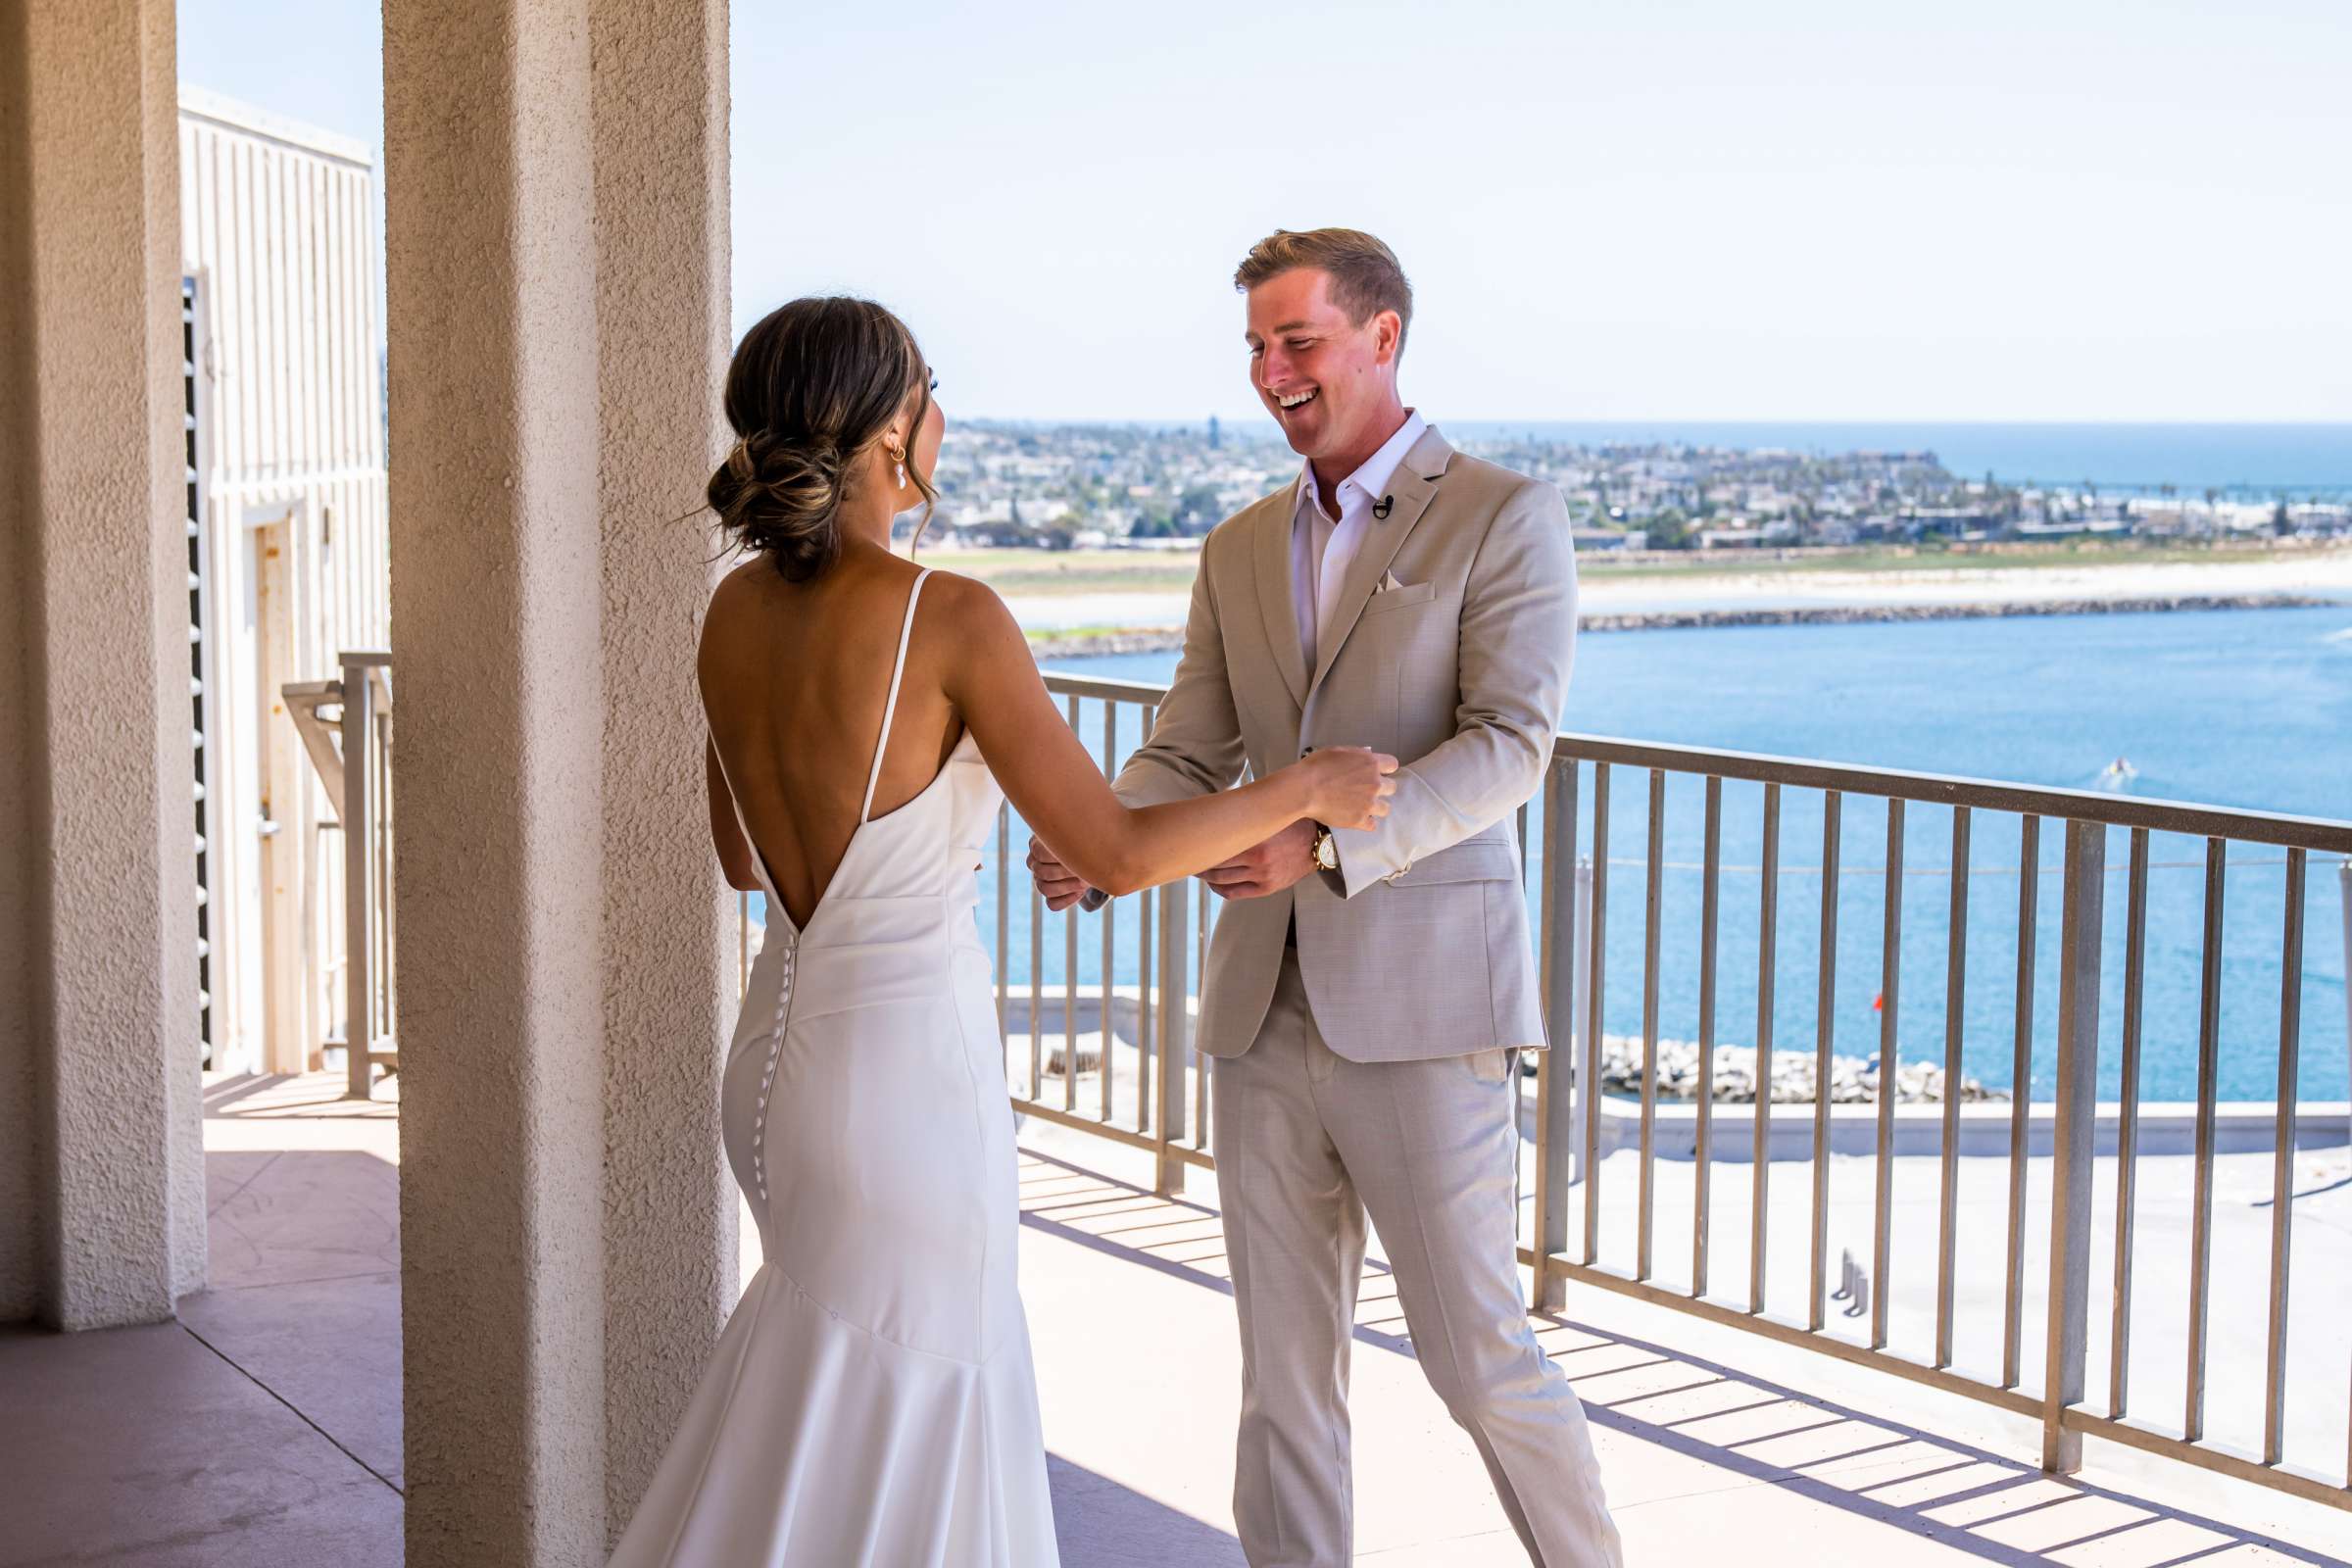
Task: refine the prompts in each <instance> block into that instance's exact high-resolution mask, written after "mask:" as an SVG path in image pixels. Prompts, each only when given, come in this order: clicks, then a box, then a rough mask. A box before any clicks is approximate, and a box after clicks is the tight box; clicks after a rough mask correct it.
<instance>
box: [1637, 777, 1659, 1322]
mask: <svg viewBox="0 0 2352 1568" xmlns="http://www.w3.org/2000/svg"><path fill="white" fill-rule="evenodd" d="M1646 853H1647V855H1648V866H1647V883H1646V887H1647V892H1646V894H1645V903H1644V909H1643V913H1642V1172H1641V1179H1640V1181H1639V1182H1638V1183H1637V1184H1636V1201H1635V1208H1636V1211H1637V1213H1638V1215H1639V1220H1638V1225H1639V1230H1638V1233H1637V1235H1636V1238H1635V1243H1634V1259H1635V1261H1634V1278H1636V1279H1638V1280H1645V1279H1647V1278H1649V1271H1650V1270H1649V1265H1650V1227H1651V1220H1652V1218H1653V1215H1654V1210H1655V1207H1656V1188H1657V1179H1656V1177H1657V1122H1658V937H1659V924H1660V920H1661V918H1662V915H1663V908H1664V905H1665V875H1666V870H1665V859H1666V773H1665V770H1664V769H1663V768H1656V767H1653V768H1651V769H1650V770H1649V845H1648V850H1647V852H1646Z"/></svg>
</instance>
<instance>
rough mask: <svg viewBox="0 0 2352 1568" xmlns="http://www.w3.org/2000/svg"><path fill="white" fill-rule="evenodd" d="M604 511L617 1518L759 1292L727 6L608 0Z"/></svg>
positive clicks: (600, 49) (608, 1247)
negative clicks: (736, 725)
mask: <svg viewBox="0 0 2352 1568" xmlns="http://www.w3.org/2000/svg"><path fill="white" fill-rule="evenodd" d="M590 40H591V48H592V51H593V54H594V61H595V63H594V70H595V91H594V94H593V97H592V100H591V103H592V112H593V115H594V119H595V137H596V253H597V277H596V281H597V310H596V317H597V337H598V343H599V353H598V357H597V358H598V363H597V376H598V396H599V402H600V405H601V413H600V416H599V425H600V428H601V431H602V436H603V450H602V452H601V453H600V455H599V461H598V469H597V471H598V477H599V485H600V489H601V492H602V493H601V496H600V498H599V506H598V510H599V512H600V513H601V515H602V516H603V520H604V555H603V562H604V614H605V620H604V680H605V712H604V786H605V804H604V811H605V826H604V846H605V894H604V910H605V955H606V960H605V969H604V987H605V1056H606V1059H605V1079H604V1081H605V1093H606V1103H605V1173H606V1186H605V1411H606V1445H607V1447H606V1458H605V1466H606V1477H607V1482H606V1497H607V1528H608V1532H609V1534H611V1535H613V1536H617V1535H618V1534H619V1532H620V1530H621V1528H622V1527H623V1525H624V1524H625V1523H626V1522H627V1520H628V1518H629V1515H630V1514H631V1513H632V1512H633V1511H634V1510H635V1508H636V1505H637V1500H638V1498H639V1497H641V1496H643V1495H644V1493H645V1488H646V1485H647V1483H648V1482H649V1481H651V1480H652V1479H653V1473H654V1467H655V1465H656V1464H657V1463H659V1462H660V1460H661V1457H662V1449H663V1447H664V1446H666V1445H667V1444H668V1442H669V1437H670V1434H671V1433H672V1432H674V1431H675V1430H676V1428H677V1423H678V1418H679V1417H680V1416H681V1415H682V1414H684V1412H685V1408H686V1401H687V1399H688V1397H690V1396H691V1395H692V1394H693V1392H694V1388H695V1384H696V1383H697V1381H698V1380H699V1379H700V1378H701V1375H702V1371H703V1367H704V1365H705V1364H706V1362H707V1361H708V1360H709V1358H710V1355H711V1349H712V1348H713V1347H714V1346H715V1345H716V1344H717V1342H718V1332H719V1329H720V1327H721V1326H722V1325H723V1324H724V1323H725V1322H726V1318H727V1314H728V1313H729V1312H730V1311H731V1310H733V1308H734V1305H735V1299H736V1294H737V1280H736V1255H737V1248H736V1214H737V1200H736V1195H735V1184H734V1181H733V1178H732V1177H731V1176H730V1175H729V1174H728V1172H727V1169H726V1163H725V1159H724V1157H723V1155H722V1153H721V1152H720V1148H719V1127H718V1091H719V1072H720V1069H721V1066H722V1065H723V1059H722V1053H723V1050H724V1040H723V1036H722V1029H723V1027H724V1025H725V1024H726V1023H727V1022H728V1021H730V1020H731V1018H732V1014H733V1011H734V977H735V964H734V919H733V914H734V907H735V906H734V900H733V898H732V897H731V896H730V895H729V893H728V891H727V888H726V884H725V881H724V879H723V878H722V877H721V875H720V873H719V868H718V860H717V858H716V857H715V856H713V855H712V854H711V844H710V835H709V829H708V827H707V823H708V821H709V813H708V807H707V803H706V799H705V795H704V791H705V789H706V785H705V782H704V773H703V718H702V710H701V706H700V704H699V703H698V702H697V700H696V696H695V685H694V659H695V644H696V639H697V637H698V636H699V634H700V631H701V626H702V614H703V607H704V605H705V604H706V603H707V602H708V601H709V599H710V590H711V577H712V574H713V569H714V568H713V566H712V564H711V554H712V552H711V548H710V536H709V534H708V533H707V531H706V530H704V529H703V528H701V527H699V526H697V524H696V523H695V522H694V521H693V520H686V521H680V520H677V519H678V518H679V516H680V515H681V514H684V513H688V512H691V511H693V510H694V509H695V508H696V507H697V506H698V505H699V504H700V502H701V500H702V488H703V484H704V482H705V481H706V480H707V479H708V478H709V477H710V474H711V466H713V465H714V464H715V463H716V462H717V461H718V458H719V455H720V452H721V450H722V444H721V441H720V438H719V431H720V430H721V429H722V428H723V421H722V419H721V416H720V413H719V391H720V386H721V383H722V380H723V377H724V370H725V365H726V355H727V348H728V342H727V339H728V320H729V314H730V313H729V310H728V268H727V257H728V250H727V7H726V4H725V0H674V3H672V4H668V5H662V6H647V5H642V4H639V3H637V0H595V3H594V5H593V9H592V13H591V23H590Z"/></svg>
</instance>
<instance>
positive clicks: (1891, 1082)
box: [1870, 799, 1903, 1350]
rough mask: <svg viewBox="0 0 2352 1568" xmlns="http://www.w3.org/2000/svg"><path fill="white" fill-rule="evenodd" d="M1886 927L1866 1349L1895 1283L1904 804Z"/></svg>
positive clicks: (1880, 1341) (1893, 833) (1897, 815)
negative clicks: (1897, 1011) (1897, 1017)
mask: <svg viewBox="0 0 2352 1568" xmlns="http://www.w3.org/2000/svg"><path fill="white" fill-rule="evenodd" d="M1886 903H1887V909H1886V915H1887V919H1886V926H1885V928H1884V929H1885V934H1884V936H1883V937H1882V938H1881V951H1880V957H1879V1148H1878V1172H1877V1176H1878V1185H1877V1189H1876V1194H1875V1197H1874V1200H1873V1201H1874V1203H1875V1204H1876V1210H1875V1214H1874V1217H1873V1221H1872V1230H1873V1234H1872V1237H1871V1249H1870V1345H1871V1348H1872V1349H1874V1350H1875V1349H1884V1348H1886V1345H1887V1298H1888V1297H1889V1296H1891V1295H1893V1294H1894V1293H1893V1285H1894V1272H1893V1262H1894V1233H1893V1230H1892V1228H1891V1227H1892V1225H1893V1222H1894V1097H1895V1094H1896V1088H1897V1079H1898V1078H1899V1077H1900V1074H1899V1072H1898V1071H1897V1069H1898V1068H1900V1067H1901V1065H1902V1055H1901V1052H1900V1050H1899V1049H1898V1042H1897V1037H1896V1034H1895V1019H1894V1010H1895V1001H1896V999H1897V997H1898V996H1899V995H1900V990H1901V985H1902V978H1903V803H1902V801H1901V800H1899V799H1893V800H1889V801H1887V892H1886Z"/></svg>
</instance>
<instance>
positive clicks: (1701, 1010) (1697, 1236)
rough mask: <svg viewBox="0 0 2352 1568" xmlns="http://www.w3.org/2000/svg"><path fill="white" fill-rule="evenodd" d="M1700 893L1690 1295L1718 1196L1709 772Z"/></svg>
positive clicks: (1703, 1282)
mask: <svg viewBox="0 0 2352 1568" xmlns="http://www.w3.org/2000/svg"><path fill="white" fill-rule="evenodd" d="M1699 859H1700V861H1701V862H1702V865H1703V869H1702V870H1701V872H1700V873H1699V874H1700V882H1699V893H1698V1148H1697V1151H1696V1155H1695V1158H1696V1163H1695V1165H1694V1167H1693V1168H1692V1171H1691V1177H1692V1180H1693V1183H1694V1186H1693V1188H1692V1191H1691V1295H1692V1296H1693V1297H1698V1296H1704V1295H1706V1294H1707V1222H1708V1220H1709V1219H1710V1218H1711V1217H1712V1213H1711V1208H1712V1203H1713V1199H1714V1184H1713V1182H1712V1180H1711V1178H1712V1177H1713V1175H1714V1159H1715V1150H1714V1125H1715V927H1716V923H1717V912H1718V911H1717V905H1718V902H1719V897H1718V896H1719V894H1720V892H1721V883H1722V880H1723V876H1722V873H1723V780H1722V779H1720V778H1717V777H1716V776H1715V775H1714V774H1712V773H1710V774H1708V775H1707V794H1706V827H1705V837H1704V848H1703V849H1702V850H1701V852H1700V855H1699Z"/></svg>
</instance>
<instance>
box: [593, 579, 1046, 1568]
mask: <svg viewBox="0 0 2352 1568" xmlns="http://www.w3.org/2000/svg"><path fill="white" fill-rule="evenodd" d="M928 576H929V573H928V572H925V573H923V574H922V575H921V576H918V577H917V578H916V579H915V582H914V587H913V589H912V590H911V591H910V592H909V593H908V595H907V620H906V624H905V626H903V627H902V628H901V630H900V634H899V652H898V660H897V663H896V665H895V666H894V667H893V669H892V671H891V677H890V697H889V700H888V702H887V704H886V705H885V707H884V709H883V718H882V744H881V745H877V746H876V748H875V753H874V760H873V765H872V767H871V769H870V770H869V772H868V775H867V779H866V787H865V805H864V807H863V808H862V809H860V810H859V813H858V817H859V821H858V827H857V828H856V829H855V830H854V831H853V833H852V835H851V838H850V844H849V848H848V849H847V850H846V851H845V852H844V853H843V856H842V859H841V865H840V868H839V869H838V870H837V871H836V872H835V873H834V876H833V880H832V883H831V885H830V886H829V887H827V888H826V890H825V892H824V895H823V898H822V899H821V900H820V901H819V903H818V906H817V907H816V909H815V911H814V913H812V914H811V915H810V916H809V925H808V929H807V930H805V931H804V930H801V929H798V928H796V927H795V926H794V924H793V922H792V917H791V916H790V915H789V914H787V913H786V912H785V909H784V901H783V899H782V898H781V897H779V896H778V894H777V892H776V888H775V881H774V878H773V877H772V876H770V875H769V873H768V870H767V866H766V861H765V858H764V857H763V856H760V854H759V851H758V848H757V847H756V846H755V847H754V850H753V855H754V858H756V859H758V860H759V861H760V886H761V887H762V888H763V889H764V890H765V892H766V894H767V910H768V927H767V939H766V941H765V943H764V944H763V945H762V946H761V948H760V956H759V958H758V960H757V961H755V962H754V964H753V965H752V974H751V985H750V989H749V990H748V991H747V992H746V993H745V996H744V1000H743V1013H742V1017H741V1019H740V1020H739V1021H738V1023H737V1024H736V1028H735V1037H734V1041H733V1043H732V1044H731V1046H730V1047H729V1050H728V1056H727V1068H726V1078H725V1087H724V1089H723V1091H722V1096H721V1106H722V1121H723V1124H724V1128H725V1136H726V1151H727V1159H728V1162H729V1163H730V1164H731V1165H732V1166H733V1168H734V1172H735V1179H736V1181H737V1182H739V1183H741V1184H742V1187H743V1190H744V1192H745V1193H746V1194H748V1195H749V1196H750V1198H751V1201H752V1211H753V1214H754V1217H755V1218H756V1219H757V1221H758V1223H759V1227H760V1248H761V1252H762V1255H763V1257H764V1259H765V1261H763V1262H762V1263H761V1264H760V1269H759V1271H758V1272H757V1273H755V1274H754V1275H753V1276H752V1280H751V1284H750V1287H749V1288H748V1289H747V1290H746V1291H745V1292H744V1295H743V1300H742V1302H741V1304H740V1305H738V1306H737V1307H736V1309H735V1315H734V1317H733V1318H732V1319H731V1320H729V1322H728V1324H727V1327H726V1332H725V1333H724V1334H723V1335H722V1336H721V1337H720V1339H719V1343H718V1350H717V1353H716V1354H715V1355H713V1356H712V1357H711V1365H710V1368H709V1369H708V1370H707V1371H706V1372H705V1373H704V1375H703V1382H702V1386H701V1388H700V1389H699V1390H698V1391H697V1392H696V1394H695V1396H694V1399H693V1402H692V1403H691V1404H690V1405H689V1406H688V1408H687V1411H686V1416H685V1419H684V1421H683V1422H682V1423H681V1424H680V1426H679V1428H678V1433H677V1436H676V1437H675V1438H674V1439H672V1440H671V1443H670V1446H669V1451H668V1453H667V1454H666V1455H665V1456H664V1457H663V1459H662V1465H661V1468H660V1470H659V1471H658V1472H657V1473H656V1475H655V1477H654V1481H653V1484H652V1486H651V1487H650V1488H648V1489H647V1491H646V1495H645V1498H644V1500H643V1502H642V1503H640V1504H639V1506H638V1510H637V1514H636V1517H635V1518H634V1519H633V1520H631V1522H630V1524H629V1529H628V1533H627V1534H626V1535H624V1536H623V1537H622V1538H621V1542H620V1545H619V1547H618V1548H617V1549H616V1550H615V1552H614V1553H613V1559H612V1560H613V1568H656V1565H662V1568H668V1565H675V1568H783V1565H787V1564H789V1565H792V1568H858V1565H870V1568H1052V1565H1054V1564H1055V1563H1056V1562H1057V1561H1058V1557H1057V1555H1056V1551H1055V1546H1054V1512H1053V1505H1052V1501H1051V1499H1050V1497H1049V1495H1048V1493H1047V1488H1046V1453H1045V1444H1044V1440H1043V1437H1042V1434H1041V1433H1040V1430H1039V1425H1038V1407H1037V1386H1036V1378H1035V1373H1034V1372H1033V1370H1032V1367H1031V1362H1030V1354H1029V1331H1028V1326H1027V1323H1026V1320H1025V1319H1024V1318H1023V1316H1022V1313H1021V1301H1020V1297H1019V1295H1018V1293H1017V1291H1016V1289H1015V1284H1014V1277H1013V1271H1014V1260H1015V1252H1016V1250H1017V1242H1018V1227H1019V1219H1020V1215H1019V1204H1018V1201H1017V1190H1016V1176H1015V1166H1014V1154H1013V1141H1012V1140H1013V1126H1012V1113H1011V1108H1010V1105H1009V1103H1008V1101H1007V1097H1006V1092H1005V1065H1004V1054H1003V1050H1002V1047H1001V1046H1000V1044H999V1036H998V1032H997V1013H996V1005H995V999H994V993H993V991H992V977H991V974H990V969H989V960H988V954H987V952H986V950H985V949H983V948H982V946H981V944H980V935H979V931H978V928H977V927H976V926H975V925H974V923H973V918H972V910H973V907H975V906H976V905H977V903H978V902H979V895H978V886H977V878H976V874H975V873H976V867H977V866H978V864H979V862H980V858H981V848H982V846H983V844H984V843H985V842H986V839H987V836H988V835H989V833H990V831H991V830H992V829H993V827H994V824H995V820H996V812H997V807H998V803H999V802H1000V801H1001V800H1002V799H1003V796H1002V794H1001V793H1000V792H999V790H998V788H997V784H996V780H995V779H994V778H993V777H991V776H990V774H989V771H988V766H987V764H986V763H985V762H983V761H982V760H980V755H979V749H978V747H977V746H975V745H974V744H973V741H972V738H971V735H970V733H969V732H968V731H967V732H966V733H965V735H964V737H963V739H962V740H961V741H959V742H957V743H956V749H955V751H954V753H953V754H952V755H951V756H950V757H949V759H948V761H947V763H946V765H945V766H943V767H942V768H941V769H940V771H939V774H938V776H937V777H935V778H934V779H932V781H931V783H930V784H929V785H928V786H926V787H925V788H924V790H923V791H922V793H921V794H919V795H917V796H915V797H914V799H912V800H911V801H908V802H907V804H906V805H905V806H902V807H900V808H899V809H896V810H894V811H892V812H890V813H889V814H887V815H885V816H881V817H874V816H872V815H871V812H872V809H873V795H874V781H875V780H876V779H877V778H878V777H879V776H880V774H881V769H882V752H883V749H884V747H885V746H886V745H887V743H888V741H889V737H890V727H891V720H892V718H893V717H895V716H896V714H897V711H898V699H899V680H900V677H901V675H902V674H903V673H904V672H905V669H906V664H907V634H908V633H909V632H910V631H911V630H912V629H913V625H914V606H915V601H916V600H917V599H918V598H919V597H920V596H921V594H922V588H923V580H924V578H925V577H928ZM729 788H730V794H732V786H731V785H730V786H729ZM736 820H737V822H738V823H739V824H740V823H741V822H742V820H743V812H742V806H741V803H740V802H738V803H737V804H736ZM744 838H745V841H746V842H747V843H749V842H751V834H750V832H749V831H748V829H747V830H746V832H745V834H744Z"/></svg>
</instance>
